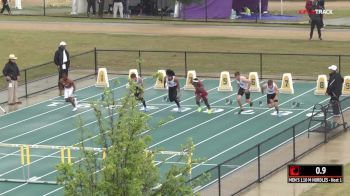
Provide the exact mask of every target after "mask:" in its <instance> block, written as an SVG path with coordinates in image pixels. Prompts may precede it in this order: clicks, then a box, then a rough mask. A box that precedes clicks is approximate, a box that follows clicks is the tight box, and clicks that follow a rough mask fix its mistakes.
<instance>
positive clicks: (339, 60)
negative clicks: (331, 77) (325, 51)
mask: <svg viewBox="0 0 350 196" xmlns="http://www.w3.org/2000/svg"><path fill="white" fill-rule="evenodd" d="M338 57H339V59H338V65H339V73H340V74H341V55H339V56H338Z"/></svg>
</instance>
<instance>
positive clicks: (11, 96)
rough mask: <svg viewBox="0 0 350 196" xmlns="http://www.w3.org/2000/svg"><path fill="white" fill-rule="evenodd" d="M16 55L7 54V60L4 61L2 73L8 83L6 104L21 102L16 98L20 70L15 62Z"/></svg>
mask: <svg viewBox="0 0 350 196" xmlns="http://www.w3.org/2000/svg"><path fill="white" fill-rule="evenodd" d="M16 60H17V57H16V56H15V55H14V54H10V55H9V61H8V62H7V63H6V65H5V67H4V69H3V70H2V73H3V74H4V76H5V78H6V81H7V85H8V104H9V105H15V104H21V103H22V102H20V101H18V98H17V88H18V80H19V77H20V72H19V69H18V66H17V63H16Z"/></svg>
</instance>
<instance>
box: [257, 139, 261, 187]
mask: <svg viewBox="0 0 350 196" xmlns="http://www.w3.org/2000/svg"><path fill="white" fill-rule="evenodd" d="M260 170H261V165H260V144H258V182H259V183H260V182H261V179H260V178H261V172H260Z"/></svg>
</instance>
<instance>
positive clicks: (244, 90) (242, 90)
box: [235, 71, 253, 114]
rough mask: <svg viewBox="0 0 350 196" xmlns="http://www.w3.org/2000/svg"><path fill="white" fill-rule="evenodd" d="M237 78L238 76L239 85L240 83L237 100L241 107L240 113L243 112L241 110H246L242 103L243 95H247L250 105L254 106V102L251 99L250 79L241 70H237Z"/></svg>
mask: <svg viewBox="0 0 350 196" xmlns="http://www.w3.org/2000/svg"><path fill="white" fill-rule="evenodd" d="M235 78H236V81H237V85H238V92H237V97H236V100H237V103H238V105H239V107H240V110H239V112H238V114H241V112H243V111H244V109H243V105H242V103H241V99H242V96H243V95H245V101H246V103H249V105H250V107H252V106H253V102H252V101H251V99H250V91H249V88H250V81H249V80H248V79H247V78H246V77H244V76H241V74H240V73H239V71H237V72H235Z"/></svg>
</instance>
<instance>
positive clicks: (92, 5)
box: [87, 0, 96, 17]
mask: <svg viewBox="0 0 350 196" xmlns="http://www.w3.org/2000/svg"><path fill="white" fill-rule="evenodd" d="M87 4H88V5H87V16H88V17H90V10H91V8H92V15H93V16H95V15H96V0H87Z"/></svg>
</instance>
